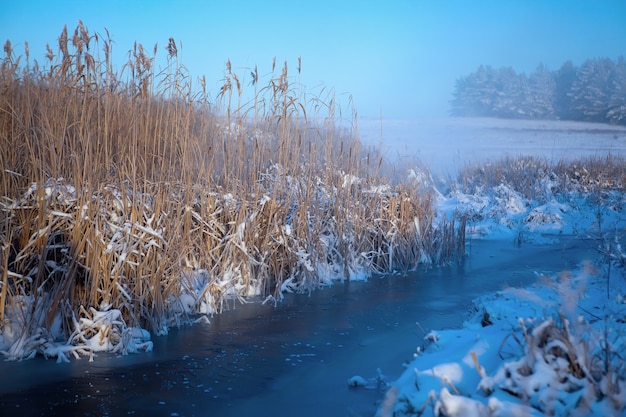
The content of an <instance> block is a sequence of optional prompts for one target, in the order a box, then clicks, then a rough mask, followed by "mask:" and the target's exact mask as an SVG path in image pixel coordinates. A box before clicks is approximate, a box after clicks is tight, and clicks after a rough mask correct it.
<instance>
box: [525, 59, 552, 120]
mask: <svg viewBox="0 0 626 417" xmlns="http://www.w3.org/2000/svg"><path fill="white" fill-rule="evenodd" d="M528 89H529V93H528V100H527V101H526V103H525V108H526V114H527V116H528V117H530V118H532V119H554V117H555V109H554V101H555V94H556V82H555V76H554V73H552V72H551V71H550V70H548V68H547V67H546V66H545V65H543V64H539V66H538V67H537V69H535V72H533V73H532V74H530V77H529V78H528Z"/></svg>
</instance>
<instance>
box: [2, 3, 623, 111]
mask: <svg viewBox="0 0 626 417" xmlns="http://www.w3.org/2000/svg"><path fill="white" fill-rule="evenodd" d="M0 6H1V7H2V13H1V14H0V40H1V41H2V42H4V41H5V40H6V39H10V40H11V42H12V43H13V45H14V46H15V47H16V52H17V53H21V51H22V50H23V42H24V41H28V43H29V46H30V50H31V57H32V58H38V59H39V60H40V62H43V55H44V51H45V44H46V42H49V43H50V45H51V46H52V47H53V48H54V47H55V46H56V39H57V38H58V35H59V34H60V32H61V30H62V28H63V25H64V24H67V25H68V29H69V30H70V31H71V30H73V29H74V28H75V26H76V23H77V21H78V19H81V20H82V21H83V22H84V23H85V25H86V26H87V27H88V29H89V31H90V32H91V33H93V32H99V33H104V28H107V29H108V30H109V32H110V33H111V35H112V37H113V40H114V41H115V46H114V48H115V49H114V56H115V57H116V58H117V59H118V60H119V62H120V65H121V64H122V63H123V62H124V60H125V59H126V57H127V52H128V51H129V50H130V49H131V48H132V46H133V43H134V41H137V42H140V43H142V44H143V45H144V46H145V47H146V49H147V50H148V51H152V48H153V46H154V44H155V43H157V42H158V44H159V48H160V50H159V53H158V55H160V56H161V57H162V58H164V57H165V51H164V49H163V47H164V46H165V45H166V43H167V40H168V38H169V37H170V36H172V37H174V38H175V39H176V40H177V42H178V41H181V42H182V63H183V64H184V65H185V66H186V67H187V68H188V69H189V70H190V72H191V73H192V75H194V77H195V76H198V75H202V74H204V75H205V76H206V77H207V81H208V87H209V88H210V89H211V91H212V92H213V94H212V95H213V96H215V95H216V94H217V91H218V89H219V86H220V85H221V84H220V80H221V79H222V78H223V74H224V63H225V62H226V60H227V59H230V61H231V62H232V65H233V69H234V70H235V71H236V72H239V74H240V75H242V77H243V76H247V74H248V71H247V70H246V69H245V68H251V67H254V66H255V65H258V68H259V73H260V74H261V75H263V74H267V73H269V72H270V70H271V64H272V59H273V57H274V56H275V57H276V58H277V62H278V65H281V64H282V62H284V61H287V62H288V64H289V68H290V74H293V75H294V76H295V74H296V71H295V68H296V63H297V58H298V57H299V56H300V57H302V74H301V75H300V77H299V82H300V83H301V84H302V86H303V87H304V88H306V89H307V90H309V91H312V92H315V91H316V89H318V88H319V86H320V85H324V86H326V88H327V89H329V88H333V89H334V91H335V94H336V96H337V98H338V99H339V100H340V103H344V104H343V107H344V112H346V113H348V114H349V113H350V109H349V108H348V105H347V99H348V97H349V96H351V97H352V99H353V101H352V102H353V104H354V106H355V108H356V110H357V112H358V114H359V115H360V116H364V117H379V116H380V114H381V112H382V115H383V117H385V118H406V119H412V118H419V117H423V116H444V115H446V114H447V111H448V101H449V100H450V99H451V93H452V91H453V88H454V82H455V80H456V79H457V78H459V77H461V76H464V75H467V74H468V73H469V72H471V71H473V70H475V69H476V68H477V67H478V66H479V65H481V64H485V65H491V66H494V67H500V66H512V67H513V68H515V69H516V70H520V71H526V72H530V71H532V70H533V69H534V68H535V67H536V66H537V64H539V63H540V62H542V63H544V64H546V65H547V66H548V67H549V68H550V69H558V68H559V67H560V65H561V64H562V63H563V62H565V61H566V60H568V59H569V60H572V61H573V62H574V63H575V64H581V63H582V62H583V61H584V60H585V59H587V58H593V57H608V58H611V59H616V58H617V57H618V56H620V55H626V23H625V22H626V1H623V0H602V1H592V0H589V1H579V0H549V1H540V0H525V1H521V0H519V1H515V0H510V1H496V0H494V1H486V0H473V1H461V0H457V1H453V0H441V1H425V0H395V1H393V0H392V1H382V0H381V1H368V0H363V1H341V0H334V1H329V0H317V1H296V0H290V1H282V0H281V1H274V0H264V1H239V0H232V1H226V0H220V1H214V0H207V1H159V0H152V1H149V2H146V1H132V0H125V1H118V0H108V1H99V2H95V1H76V0H75V1H71V0H57V1H34V0H22V1H17V0H12V1H8V0H0ZM246 84H247V83H246Z"/></svg>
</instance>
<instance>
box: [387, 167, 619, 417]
mask: <svg viewBox="0 0 626 417" xmlns="http://www.w3.org/2000/svg"><path fill="white" fill-rule="evenodd" d="M555 180H557V178H555V177H553V176H552V177H551V176H550V175H545V176H544V179H543V182H544V184H543V185H544V186H545V187H544V188H543V189H544V192H543V193H540V194H538V195H539V198H538V199H536V200H533V199H529V198H525V197H523V196H522V195H521V193H519V192H517V191H515V190H514V189H512V188H511V187H510V186H509V185H506V184H500V185H498V186H495V187H492V188H488V189H483V190H482V191H479V192H476V193H474V194H469V195H468V194H465V193H463V192H461V191H459V190H453V191H451V192H450V193H449V194H448V195H447V197H445V198H444V197H442V198H441V200H440V203H441V208H442V210H443V211H449V210H452V209H455V210H461V211H464V212H465V213H467V215H468V226H467V228H468V233H469V234H470V235H471V236H472V238H473V239H507V240H511V241H514V242H516V243H518V244H521V245H523V244H525V243H527V242H532V243H535V244H536V243H541V244H546V245H550V244H552V243H557V242H558V241H559V236H560V235H562V234H575V235H576V234H577V235H581V236H584V237H586V238H591V239H592V240H593V241H594V242H595V245H597V247H598V258H597V259H596V260H595V261H593V262H584V263H583V262H582V261H583V260H581V264H580V265H579V266H578V267H577V268H576V269H574V270H572V271H564V272H562V273H560V274H556V275H550V276H544V275H543V274H540V273H538V277H537V284H536V285H534V286H532V287H530V288H523V289H515V288H509V289H506V290H503V291H500V292H497V293H495V294H487V295H485V296H482V297H480V298H478V299H476V300H475V302H474V305H473V306H472V309H471V312H470V315H469V318H468V319H467V321H466V322H465V323H464V324H463V327H462V328H461V329H450V330H433V331H431V332H430V333H428V335H427V336H426V337H425V339H424V341H423V343H420V344H419V346H418V347H417V350H416V352H415V354H414V359H413V360H412V361H411V362H410V363H408V364H407V365H406V371H405V372H404V373H403V374H402V376H401V377H400V378H399V379H397V380H396V381H393V382H391V383H390V384H389V385H388V390H387V392H386V394H385V398H384V400H383V401H382V403H381V405H380V407H379V410H378V415H379V416H381V417H387V416H416V415H419V416H421V415H435V416H530V415H558V416H565V415H604V416H617V415H623V413H624V412H625V411H626V370H625V369H624V359H625V358H624V356H623V352H624V351H625V350H626V315H625V311H626V309H625V308H624V304H625V300H626V276H625V274H624V265H625V264H626V253H625V252H624V250H623V249H622V246H621V241H623V236H624V231H625V230H626V215H625V212H626V196H625V195H624V192H623V189H621V190H620V189H619V188H620V187H617V188H618V189H613V190H608V189H604V190H601V191H598V190H596V192H594V193H585V192H582V190H581V189H577V190H576V191H574V189H575V187H574V188H570V189H569V191H568V192H564V193H553V192H552V190H553V187H552V186H553V185H555V184H554V181H555Z"/></svg>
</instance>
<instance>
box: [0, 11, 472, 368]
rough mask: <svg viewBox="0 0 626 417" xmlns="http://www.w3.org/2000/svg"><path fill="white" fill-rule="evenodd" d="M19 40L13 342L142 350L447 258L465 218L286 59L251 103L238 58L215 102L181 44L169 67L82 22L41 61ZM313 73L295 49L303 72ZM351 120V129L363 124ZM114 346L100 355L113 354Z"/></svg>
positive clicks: (7, 192) (35, 349)
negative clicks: (447, 208)
mask: <svg viewBox="0 0 626 417" xmlns="http://www.w3.org/2000/svg"><path fill="white" fill-rule="evenodd" d="M25 46H26V48H25V51H24V55H21V56H16V54H15V52H14V50H13V48H12V45H11V43H10V42H9V41H7V43H6V44H5V46H4V53H5V56H4V58H2V60H1V62H0V108H1V109H2V112H1V113H0V140H1V141H2V147H0V165H1V166H2V167H3V169H2V171H1V172H0V189H1V200H0V210H1V211H2V216H1V217H0V239H1V241H0V243H1V244H2V252H1V253H2V259H1V261H2V262H0V267H1V268H2V274H1V287H0V326H2V327H0V335H1V336H2V337H1V338H0V350H4V351H5V353H7V354H8V356H9V357H11V358H22V357H29V356H31V355H33V354H36V353H42V354H46V355H53V356H54V353H56V356H58V357H59V358H60V359H61V358H65V354H64V352H68V351H71V352H74V353H75V352H77V351H76V350H71V349H70V350H65V351H64V350H62V349H58V346H60V345H59V343H61V344H63V343H64V344H65V346H71V345H76V346H81V349H82V350H81V351H80V352H78V353H85V352H93V351H98V350H116V351H121V352H131V351H135V350H137V349H148V348H149V346H150V345H149V343H148V342H147V341H146V339H147V338H146V334H145V332H143V331H141V329H143V328H146V329H149V330H150V331H152V332H156V333H157V334H162V333H165V332H167V329H168V328H169V327H170V326H172V325H177V324H180V323H184V322H188V321H189V320H190V319H195V318H197V317H198V315H203V314H205V315H206V314H208V315H210V314H213V313H215V312H219V311H220V310H222V309H223V308H224V307H225V305H226V303H228V302H234V301H232V300H241V301H243V300H245V299H246V298H247V297H250V296H260V297H266V298H267V299H269V300H277V299H280V298H281V295H282V294H283V293H284V292H287V291H297V292H304V291H311V290H313V289H315V288H317V287H319V286H323V285H327V284H328V283H329V282H330V281H331V280H333V279H356V278H361V277H364V276H368V275H370V274H373V273H379V272H388V271H393V270H398V269H411V268H415V267H416V266H417V265H418V264H420V263H427V264H432V263H439V262H446V261H448V260H450V259H452V257H453V256H454V255H455V253H459V254H462V253H463V250H464V249H463V239H464V231H463V222H462V221H461V222H460V223H459V222H458V221H455V219H441V218H439V217H437V215H436V213H435V212H434V211H433V204H432V201H431V199H432V195H431V193H430V191H429V189H428V187H426V186H423V185H420V183H419V181H415V176H414V175H413V177H411V178H408V179H407V181H405V182H401V183H397V182H392V181H391V180H389V179H386V178H385V177H384V176H383V175H382V172H384V165H385V161H384V160H383V158H382V157H381V154H380V152H379V151H378V150H376V149H364V148H363V147H362V146H361V144H360V142H359V141H358V136H357V131H356V129H350V130H345V129H341V128H339V126H338V124H337V116H336V114H335V113H336V112H338V109H336V108H335V105H334V104H333V103H334V97H333V96H332V94H328V93H327V94H325V93H324V92H325V90H322V91H320V92H319V94H318V95H316V96H313V97H311V96H307V93H306V92H303V91H302V89H301V86H300V85H298V83H297V82H295V81H294V78H297V76H296V77H294V76H292V75H291V74H290V73H289V70H288V66H287V63H285V64H284V65H283V66H282V67H281V68H278V69H277V67H276V64H275V62H274V64H273V65H272V71H271V73H270V75H269V76H268V80H267V81H266V84H265V85H263V84H262V83H263V81H262V80H261V79H260V77H259V75H258V70H257V68H256V67H255V68H254V69H251V70H250V77H251V78H252V82H251V84H252V85H253V90H254V91H253V92H252V94H251V95H250V97H251V98H247V97H248V95H246V93H245V92H244V91H243V86H242V82H241V81H242V78H243V77H241V76H240V75H239V74H237V73H236V72H234V71H233V69H232V66H231V64H230V62H227V64H226V69H225V73H224V79H223V84H222V87H221V89H220V91H219V93H218V94H217V96H216V97H215V98H214V99H212V98H211V97H210V95H209V92H208V91H207V89H206V81H205V80H204V79H200V80H199V82H198V84H197V85H196V84H194V83H192V80H191V77H190V76H189V74H188V72H187V70H186V68H185V67H184V66H183V65H182V64H181V63H180V61H179V57H178V45H177V44H176V42H175V41H174V40H173V39H170V40H169V42H168V44H167V45H166V47H165V49H166V52H167V56H166V58H165V59H166V62H167V65H166V67H165V68H159V69H157V68H155V66H156V62H157V60H156V55H157V53H158V48H157V46H156V45H155V47H154V50H153V51H152V53H150V52H148V51H147V50H146V49H144V47H143V46H142V45H140V44H135V46H134V48H133V49H132V51H131V52H130V53H129V58H128V62H127V63H126V64H125V65H124V66H123V67H122V68H121V69H120V70H117V69H116V68H115V67H114V64H113V59H112V46H113V43H112V41H111V39H110V36H109V34H108V32H107V33H106V35H105V36H102V35H101V34H94V33H90V32H89V31H88V30H87V28H86V27H85V26H84V25H83V23H82V22H80V21H79V23H78V27H77V28H76V29H75V30H74V32H73V33H71V32H68V31H67V29H66V28H64V29H63V31H62V33H61V35H60V37H59V38H58V47H57V48H56V49H55V50H53V48H51V47H49V46H48V49H47V50H48V53H47V55H46V60H45V63H44V64H43V65H42V64H39V63H38V62H37V61H32V60H31V57H30V56H29V52H28V46H27V44H26V45H25ZM300 71H301V67H300V60H299V59H298V65H297V72H298V73H299V72H300ZM353 126H355V124H353ZM27 342H28V343H27ZM101 348H102V349H101Z"/></svg>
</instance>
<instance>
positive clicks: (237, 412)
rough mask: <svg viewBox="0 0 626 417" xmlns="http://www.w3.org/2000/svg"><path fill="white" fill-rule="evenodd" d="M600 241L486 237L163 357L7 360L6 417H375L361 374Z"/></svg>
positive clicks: (173, 345) (179, 339)
mask: <svg viewBox="0 0 626 417" xmlns="http://www.w3.org/2000/svg"><path fill="white" fill-rule="evenodd" d="M592 246H593V245H592V244H591V243H587V242H584V241H580V240H575V241H567V242H562V243H561V244H558V245H553V246H530V245H526V246H522V247H516V246H514V245H513V244H511V243H509V242H503V241H474V242H471V245H469V246H468V250H469V251H470V257H469V258H468V259H467V260H465V261H464V262H463V263H462V264H454V265H451V266H447V267H442V268H434V269H429V270H418V271H416V272H412V273H410V274H408V275H393V276H385V277H374V278H372V279H370V280H369V281H367V282H346V283H337V284H335V285H334V286H332V287H330V288H326V289H323V290H320V291H316V292H314V293H313V294H311V295H289V296H287V297H286V300H285V301H284V302H282V303H280V304H278V306H276V307H274V306H273V305H271V306H270V305H261V304H260V303H250V304H247V305H237V306H236V307H235V308H234V309H231V310H229V311H227V312H225V313H223V314H222V315H219V316H215V317H213V318H212V319H211V323H210V324H202V325H195V326H190V327H184V328H181V329H179V330H173V331H172V332H171V333H170V334H169V335H168V336H165V337H156V338H154V341H155V345H154V351H153V352H151V353H146V354H137V355H131V356H126V357H114V356H111V355H99V356H98V357H97V358H96V359H95V361H94V362H93V363H89V362H88V360H87V359H86V358H84V359H81V360H77V361H72V363H69V364H67V363H63V364H57V363H56V362H55V361H53V360H48V361H46V360H44V359H40V358H38V359H35V360H29V361H24V362H0V375H2V376H1V377H0V415H2V416H9V415H21V416H69V415H72V416H120V415H124V416H126V415H138V416H146V415H152V416H255V417H259V416H273V417H279V416H294V415H297V416H303V417H306V416H316V417H317V416H372V415H373V414H374V412H375V409H376V402H377V401H379V400H380V398H381V396H382V392H379V391H378V390H367V389H351V388H349V387H348V384H347V381H348V379H349V378H350V377H352V376H354V375H361V376H363V377H365V378H369V377H374V376H376V374H377V372H376V368H380V369H381V371H382V372H383V374H385V375H386V376H388V377H389V378H390V379H391V380H393V379H396V378H397V377H398V376H399V375H400V373H401V372H402V370H403V369H402V366H401V364H402V363H403V362H404V361H406V360H408V359H410V358H411V356H412V354H413V352H414V349H415V348H416V347H417V346H418V345H420V344H421V341H422V339H423V336H424V334H425V333H424V332H425V331H426V332H427V331H429V330H431V329H443V328H450V327H458V326H460V325H461V323H462V321H463V320H464V318H465V317H466V313H467V312H468V309H469V307H470V305H471V300H472V299H473V298H475V297H477V296H479V295H481V294H484V293H486V292H491V291H494V290H497V289H501V288H503V287H504V286H505V285H514V286H517V285H527V284H529V283H532V282H533V281H534V280H535V279H536V275H535V273H536V272H557V271H561V270H563V269H570V268H572V267H573V266H574V264H575V263H577V262H579V261H581V260H583V259H586V258H590V257H591V256H593V253H594V252H593V250H592ZM416 323H419V326H418V325H417V324H416Z"/></svg>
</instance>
